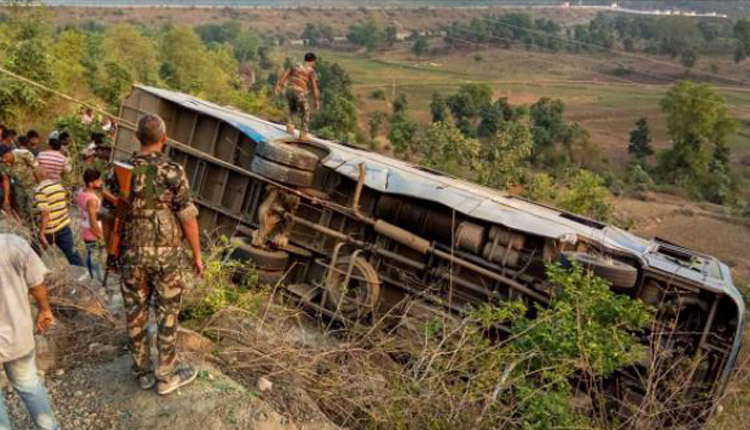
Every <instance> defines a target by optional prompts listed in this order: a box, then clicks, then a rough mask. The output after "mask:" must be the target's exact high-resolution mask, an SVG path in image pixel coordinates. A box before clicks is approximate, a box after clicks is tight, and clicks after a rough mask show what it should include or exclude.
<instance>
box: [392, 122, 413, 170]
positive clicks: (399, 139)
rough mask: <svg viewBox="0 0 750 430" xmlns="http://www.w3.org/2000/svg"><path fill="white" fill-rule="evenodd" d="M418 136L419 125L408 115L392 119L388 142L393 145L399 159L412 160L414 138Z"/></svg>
mask: <svg viewBox="0 0 750 430" xmlns="http://www.w3.org/2000/svg"><path fill="white" fill-rule="evenodd" d="M416 134H417V124H416V123H415V122H414V121H412V120H411V119H410V118H409V117H408V116H407V115H406V114H399V115H394V116H392V117H391V126H390V128H389V129H388V141H390V142H391V145H393V152H394V154H396V155H397V156H399V157H403V158H405V159H407V160H408V159H410V158H411V154H412V153H414V137H415V135H416Z"/></svg>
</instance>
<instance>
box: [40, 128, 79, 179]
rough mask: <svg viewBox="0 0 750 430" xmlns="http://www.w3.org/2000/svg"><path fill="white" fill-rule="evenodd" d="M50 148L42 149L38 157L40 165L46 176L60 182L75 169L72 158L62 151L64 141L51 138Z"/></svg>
mask: <svg viewBox="0 0 750 430" xmlns="http://www.w3.org/2000/svg"><path fill="white" fill-rule="evenodd" d="M49 148H50V149H48V150H46V151H42V152H40V153H39V155H38V156H37V157H36V161H37V163H38V164H39V167H41V169H42V170H43V171H44V172H45V177H48V178H49V179H50V180H52V181H56V182H60V181H61V180H62V177H63V176H64V175H66V174H68V173H70V171H71V170H73V168H72V166H71V164H70V160H69V159H68V157H66V156H65V154H63V153H62V151H61V148H62V142H61V141H60V140H59V139H55V138H50V140H49Z"/></svg>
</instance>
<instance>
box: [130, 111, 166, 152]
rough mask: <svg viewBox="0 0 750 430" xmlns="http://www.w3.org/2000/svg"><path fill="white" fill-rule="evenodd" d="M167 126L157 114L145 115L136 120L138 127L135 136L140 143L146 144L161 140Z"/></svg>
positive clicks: (164, 135)
mask: <svg viewBox="0 0 750 430" xmlns="http://www.w3.org/2000/svg"><path fill="white" fill-rule="evenodd" d="M166 134H167V126H166V124H164V120H163V119H161V118H160V117H159V116H158V115H153V114H149V115H145V116H144V117H143V118H141V119H140V120H138V129H137V130H136V132H135V137H136V138H138V141H139V142H141V145H143V146H148V145H153V144H155V143H159V142H161V140H162V139H164V138H165V137H166Z"/></svg>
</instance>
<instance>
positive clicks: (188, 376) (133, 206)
mask: <svg viewBox="0 0 750 430" xmlns="http://www.w3.org/2000/svg"><path fill="white" fill-rule="evenodd" d="M136 137H137V138H138V140H139V141H140V143H141V152H140V153H137V154H135V155H133V156H132V157H131V158H130V160H129V161H128V164H130V165H131V166H133V170H132V177H131V181H130V182H131V183H130V187H131V191H130V193H129V196H128V197H127V203H128V204H129V210H128V211H127V215H126V216H125V217H124V219H123V220H122V230H121V246H120V249H119V252H120V255H119V263H120V279H121V285H120V287H121V290H122V296H123V299H124V302H125V313H126V315H127V328H128V336H129V337H130V351H131V353H132V355H133V370H134V371H135V374H136V377H137V379H138V384H139V386H140V387H141V388H142V389H144V390H148V389H151V388H152V387H153V386H154V385H157V387H156V390H157V392H158V393H159V394H162V395H165V394H169V393H171V392H173V391H174V390H176V389H178V388H180V387H182V386H183V385H186V384H189V383H190V382H192V381H193V380H195V377H196V376H197V372H196V370H195V369H193V368H192V367H190V366H186V365H183V366H180V365H179V362H178V358H177V319H178V316H179V313H180V306H181V298H182V292H183V287H184V277H185V267H184V266H185V265H184V262H185V259H184V257H185V254H184V253H183V244H182V241H183V238H184V239H186V240H187V242H188V245H189V246H190V249H191V251H192V257H193V258H192V263H193V264H192V265H193V268H194V269H195V272H196V273H197V274H198V275H201V274H202V273H203V260H202V259H201V249H200V242H199V231H198V221H197V216H198V210H197V209H196V207H195V205H194V204H193V201H192V198H191V195H190V185H189V184H188V180H187V176H186V175H185V171H184V169H183V168H182V166H181V165H180V164H178V163H175V162H173V161H171V160H170V159H169V157H168V156H167V155H166V154H164V152H163V149H164V145H165V143H166V141H167V132H166V126H165V125H164V121H163V120H162V119H161V118H159V117H158V116H156V115H146V116H144V117H143V118H141V120H140V121H138V129H137V131H136ZM107 188H108V192H109V193H111V194H112V195H114V196H118V195H119V188H120V185H119V183H118V182H117V178H116V175H113V174H110V175H109V176H108V178H107ZM152 298H153V302H154V306H155V311H156V312H155V313H156V322H157V328H158V334H157V346H158V350H159V359H158V361H157V363H156V370H155V371H154V367H153V365H152V362H151V358H150V354H149V342H148V334H147V330H146V326H147V323H148V312H149V306H150V303H151V301H152Z"/></svg>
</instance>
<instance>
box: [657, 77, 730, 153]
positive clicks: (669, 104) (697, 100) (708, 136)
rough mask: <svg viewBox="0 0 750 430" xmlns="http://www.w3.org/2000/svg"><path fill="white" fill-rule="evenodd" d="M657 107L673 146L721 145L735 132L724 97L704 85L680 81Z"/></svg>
mask: <svg viewBox="0 0 750 430" xmlns="http://www.w3.org/2000/svg"><path fill="white" fill-rule="evenodd" d="M661 108H662V110H663V111H664V113H665V114H666V116H667V128H668V130H669V135H670V137H671V138H672V140H673V141H674V142H675V144H676V145H688V146H690V147H692V148H695V149H697V148H699V147H700V146H701V145H703V144H705V143H714V144H722V143H725V142H726V140H727V139H728V138H729V136H731V135H732V134H733V133H734V132H735V131H736V129H737V122H736V120H734V119H733V118H732V117H731V116H730V114H729V110H728V109H727V106H726V103H725V101H724V98H723V97H722V96H721V95H719V94H718V93H717V92H716V91H714V90H713V89H712V88H711V87H710V86H708V85H707V84H696V83H693V82H690V81H682V82H680V83H678V84H676V85H674V86H673V87H672V88H671V89H670V90H669V92H667V95H666V96H665V97H664V99H662V101H661Z"/></svg>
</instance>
